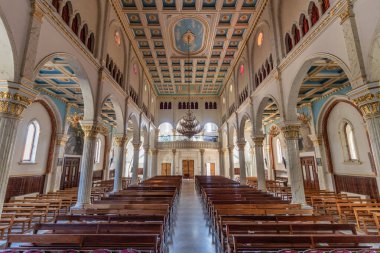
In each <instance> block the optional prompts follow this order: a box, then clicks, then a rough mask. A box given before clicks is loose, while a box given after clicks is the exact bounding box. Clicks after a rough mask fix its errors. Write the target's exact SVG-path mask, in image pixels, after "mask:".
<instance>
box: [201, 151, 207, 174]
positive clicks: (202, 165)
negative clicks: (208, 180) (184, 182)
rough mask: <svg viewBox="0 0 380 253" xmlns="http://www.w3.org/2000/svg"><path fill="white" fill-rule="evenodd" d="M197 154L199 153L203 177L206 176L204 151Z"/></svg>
mask: <svg viewBox="0 0 380 253" xmlns="http://www.w3.org/2000/svg"><path fill="white" fill-rule="evenodd" d="M199 152H200V153H201V175H202V176H205V175H207V171H205V150H204V149H200V150H199Z"/></svg>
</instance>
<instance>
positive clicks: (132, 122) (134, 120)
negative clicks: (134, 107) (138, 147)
mask: <svg viewBox="0 0 380 253" xmlns="http://www.w3.org/2000/svg"><path fill="white" fill-rule="evenodd" d="M139 125H140V124H139V120H138V116H137V115H136V114H135V113H131V114H129V116H128V129H131V130H132V142H133V143H139V142H140V126H139Z"/></svg>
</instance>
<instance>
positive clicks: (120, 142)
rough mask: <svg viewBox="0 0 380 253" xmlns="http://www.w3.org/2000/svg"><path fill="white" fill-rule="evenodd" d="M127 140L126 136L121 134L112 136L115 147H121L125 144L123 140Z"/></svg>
mask: <svg viewBox="0 0 380 253" xmlns="http://www.w3.org/2000/svg"><path fill="white" fill-rule="evenodd" d="M126 141H127V136H125V135H121V136H116V137H115V138H114V142H115V145H116V147H123V146H124V145H125V142H126Z"/></svg>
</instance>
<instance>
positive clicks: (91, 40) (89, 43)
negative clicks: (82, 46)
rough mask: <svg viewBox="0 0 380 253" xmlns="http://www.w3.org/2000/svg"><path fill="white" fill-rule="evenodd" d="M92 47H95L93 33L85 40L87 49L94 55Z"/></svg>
mask: <svg viewBox="0 0 380 253" xmlns="http://www.w3.org/2000/svg"><path fill="white" fill-rule="evenodd" d="M94 45H95V36H94V34H93V33H91V34H90V36H89V37H88V40H87V48H88V50H90V52H91V53H94Z"/></svg>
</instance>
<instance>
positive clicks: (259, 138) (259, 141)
mask: <svg viewBox="0 0 380 253" xmlns="http://www.w3.org/2000/svg"><path fill="white" fill-rule="evenodd" d="M264 139H265V137H264V136H263V135H260V136H253V137H252V141H253V143H254V144H255V146H258V147H262V146H263V143H264Z"/></svg>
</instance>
